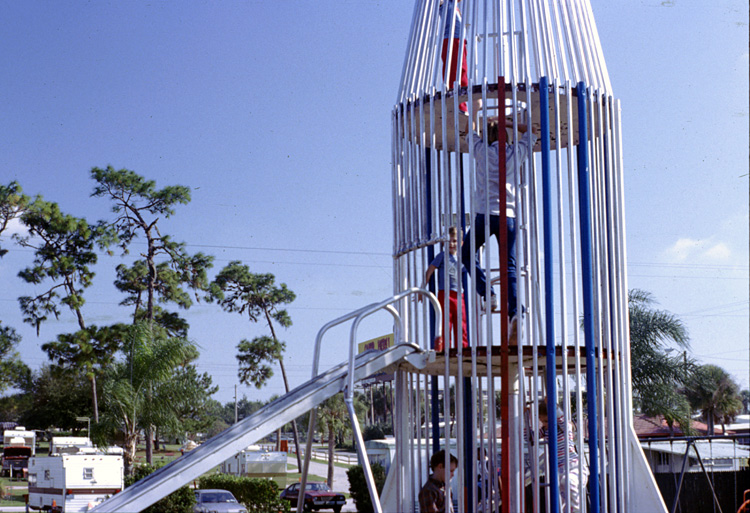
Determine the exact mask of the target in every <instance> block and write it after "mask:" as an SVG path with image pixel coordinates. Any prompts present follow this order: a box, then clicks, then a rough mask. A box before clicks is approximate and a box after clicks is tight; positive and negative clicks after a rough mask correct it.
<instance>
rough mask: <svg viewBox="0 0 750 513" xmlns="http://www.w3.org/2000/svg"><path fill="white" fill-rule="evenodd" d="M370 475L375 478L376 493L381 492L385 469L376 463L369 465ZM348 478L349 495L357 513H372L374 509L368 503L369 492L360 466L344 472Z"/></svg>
mask: <svg viewBox="0 0 750 513" xmlns="http://www.w3.org/2000/svg"><path fill="white" fill-rule="evenodd" d="M371 468H372V475H373V477H374V478H375V487H376V488H377V490H378V493H381V492H382V491H383V485H385V469H384V468H383V466H382V465H380V464H378V463H373V464H372V465H371ZM346 476H347V477H348V478H349V493H350V494H351V496H352V499H354V504H355V505H356V506H357V511H359V513H373V511H374V510H375V508H373V506H372V501H370V491H369V490H368V489H367V480H365V471H364V469H363V468H362V466H361V465H355V466H353V467H351V468H350V469H349V470H347V471H346Z"/></svg>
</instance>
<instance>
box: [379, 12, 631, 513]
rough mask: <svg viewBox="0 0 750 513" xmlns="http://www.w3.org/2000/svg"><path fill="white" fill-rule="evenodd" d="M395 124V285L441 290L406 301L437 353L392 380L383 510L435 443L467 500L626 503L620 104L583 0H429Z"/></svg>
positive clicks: (402, 499)
mask: <svg viewBox="0 0 750 513" xmlns="http://www.w3.org/2000/svg"><path fill="white" fill-rule="evenodd" d="M392 129H393V137H392V143H393V148H392V162H393V164H392V186H393V212H394V217H393V229H394V246H393V258H394V294H398V293H400V292H402V291H404V290H408V289H410V288H412V287H420V286H422V287H429V288H430V290H432V291H436V292H437V291H438V290H441V291H445V293H443V294H441V298H442V301H443V303H442V311H443V312H444V314H442V315H440V314H438V315H436V314H435V312H434V310H433V309H432V308H431V307H430V306H429V304H428V303H427V302H419V301H416V300H413V299H405V300H403V301H400V302H399V303H398V310H399V313H400V315H401V318H402V319H403V320H404V333H403V336H404V337H405V338H406V339H407V340H409V341H411V342H415V343H417V344H418V345H420V346H421V347H423V348H424V349H428V350H429V349H434V350H437V356H436V360H435V362H436V363H435V364H434V365H431V366H428V367H427V368H426V369H422V370H421V371H419V372H417V371H416V370H415V371H414V372H413V373H412V374H410V375H409V376H408V379H406V378H402V379H401V380H400V381H398V383H397V384H400V385H401V390H399V391H398V395H399V397H400V398H401V400H402V401H404V404H405V405H406V406H405V408H408V416H409V420H410V422H409V423H408V426H406V427H405V428H404V429H403V430H399V433H398V434H397V437H398V436H399V434H400V436H401V437H406V440H402V441H400V442H399V447H400V450H401V451H405V453H402V454H401V455H400V457H399V458H398V462H399V464H400V465H402V466H403V468H400V469H399V472H398V473H397V475H398V476H399V477H398V479H400V480H402V481H403V482H400V483H396V484H394V485H393V486H394V490H396V489H398V490H402V491H403V492H404V493H403V494H402V495H399V497H398V499H393V500H392V504H390V505H389V504H386V503H387V502H388V500H389V499H388V493H387V490H386V493H384V495H383V501H384V504H383V508H384V510H385V511H389V510H390V509H389V506H391V507H393V508H394V509H393V510H398V511H415V510H418V509H419V505H418V496H419V490H420V487H421V486H422V483H424V482H425V480H426V479H427V476H428V474H429V463H428V462H429V458H430V456H431V455H432V454H433V453H435V452H436V451H437V450H438V449H448V451H446V452H447V453H452V454H453V455H454V456H456V457H457V459H458V465H457V471H456V476H455V478H454V480H453V481H452V486H450V487H446V495H447V500H450V501H453V503H454V506H455V508H456V510H457V511H460V512H463V511H499V509H500V508H501V507H502V511H505V512H507V511H512V512H516V511H519V512H520V511H534V512H537V511H552V512H557V511H565V512H569V511H595V512H598V511H630V510H632V508H633V503H634V499H633V493H634V492H633V488H634V484H633V483H634V480H633V478H632V476H631V471H632V470H633V469H632V465H633V462H632V459H633V458H632V454H631V452H632V450H634V449H633V448H632V447H633V444H631V443H629V440H630V438H631V424H632V413H631V389H630V370H629V369H630V363H629V346H628V318H627V278H626V273H625V269H626V260H625V259H626V254H625V226H624V212H623V176H622V175H623V173H622V171H623V170H622V167H623V162H622V148H621V137H620V105H619V102H618V101H617V100H616V99H615V98H614V97H613V96H612V92H611V85H610V81H609V75H608V73H607V69H606V65H605V63H604V58H603V53H602V49H601V46H600V42H599V37H598V34H597V30H596V25H595V22H594V18H593V14H592V10H591V6H590V5H589V3H588V1H587V0H507V1H506V0H497V1H490V0H463V1H460V0H459V1H455V0H442V1H441V0H417V1H416V3H415V8H414V14H413V23H412V29H411V34H410V36H409V40H408V44H407V54H406V57H405V59H404V66H403V72H402V76H401V82H400V89H399V93H398V97H397V102H396V105H395V107H394V109H393V111H392ZM495 133H496V134H495ZM503 146H505V158H504V159H503V158H500V154H501V153H502V152H500V150H499V149H501V148H502V147H503ZM503 182H505V183H503ZM511 225H513V226H511ZM453 230H455V232H456V233H457V236H455V237H456V238H457V239H458V240H459V241H461V240H462V244H458V246H459V247H458V248H456V249H455V250H454V249H452V248H451V246H450V242H449V241H450V239H451V236H452V235H451V233H452V231H453ZM454 248H455V246H454ZM440 252H442V256H441V258H438V259H437V260H435V257H436V255H440ZM452 252H454V253H455V255H452ZM431 264H432V265H433V267H435V268H437V267H439V266H444V267H445V269H446V272H444V273H435V274H434V275H433V276H434V277H432V279H430V280H429V281H427V280H426V279H425V276H426V274H427V272H428V270H429V269H430V266H431ZM432 270H434V269H432ZM438 276H439V278H437V277H438ZM462 277H463V279H462ZM483 281H485V282H486V283H487V284H488V286H486V287H484V286H482V282H483ZM451 289H454V294H453V300H451V294H449V293H448V290H451ZM496 291H498V292H499V294H497V293H496ZM493 296H496V297H493ZM514 298H515V299H514ZM451 301H452V302H451ZM438 323H439V324H441V327H442V329H441V330H440V331H441V332H442V333H443V334H444V335H443V337H442V338H441V339H438V340H436V333H437V331H438V330H437V328H436V325H437V324H438ZM464 326H465V327H464ZM462 330H465V331H464V333H465V335H464V334H463V333H462ZM464 336H465V337H466V339H467V340H468V344H463V343H462V340H463V339H464ZM441 344H442V347H441ZM545 407H546V419H545V415H544V412H545ZM540 411H541V412H542V414H541V415H540ZM543 421H546V422H543ZM402 422H406V419H403V420H402ZM544 423H546V425H547V428H546V430H545V429H543V428H542V425H543V424H544ZM540 433H541V434H540ZM550 433H551V434H550ZM406 455H408V457H406ZM448 458H449V456H448V454H446V459H445V462H444V466H445V468H448V467H449V465H450V460H449V459H448ZM389 479H390V478H389ZM386 488H388V484H387V485H386ZM394 501H395V502H394ZM502 504H505V505H507V507H506V506H501V505H502Z"/></svg>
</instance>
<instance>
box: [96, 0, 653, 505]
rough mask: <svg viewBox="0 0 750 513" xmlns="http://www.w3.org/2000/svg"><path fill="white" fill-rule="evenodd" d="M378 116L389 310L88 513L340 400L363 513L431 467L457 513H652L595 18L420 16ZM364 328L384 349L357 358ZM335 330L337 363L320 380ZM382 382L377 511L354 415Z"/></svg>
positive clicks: (507, 0)
mask: <svg viewBox="0 0 750 513" xmlns="http://www.w3.org/2000/svg"><path fill="white" fill-rule="evenodd" d="M391 116H392V154H391V155H390V160H391V162H392V172H391V178H392V186H393V234H394V239H393V241H394V243H393V296H392V297H389V298H385V299H384V300H383V301H382V302H380V303H373V304H371V305H367V306H365V307H363V308H361V309H359V310H356V311H354V312H351V313H350V314H348V315H345V316H343V317H341V318H339V319H335V320H332V321H331V322H329V323H327V324H325V325H324V326H323V327H322V328H321V330H320V332H319V334H318V337H317V339H316V341H315V353H314V360H313V364H312V376H311V377H312V379H311V380H310V381H308V382H307V383H305V384H303V385H301V386H299V387H297V388H296V389H295V390H293V391H292V392H290V393H289V394H287V395H285V396H282V397H281V398H279V399H277V400H276V401H274V402H273V403H270V404H269V405H267V406H266V407H264V408H263V409H262V410H260V411H259V412H257V413H256V414H254V415H252V416H251V417H249V418H246V419H244V420H242V421H241V422H239V423H237V424H235V425H233V426H231V427H230V428H229V429H227V430H226V431H224V432H223V433H221V434H220V435H218V436H216V437H215V438H213V439H211V440H210V441H208V442H206V443H205V444H203V445H202V446H200V447H199V448H198V449H196V450H194V451H191V452H190V453H187V454H186V455H184V456H183V457H181V458H179V459H178V460H176V461H174V462H173V463H171V464H170V465H168V466H166V467H164V468H162V469H160V470H159V471H157V472H155V473H154V474H152V475H151V476H149V477H147V478H145V479H143V480H141V481H140V482H138V483H136V484H135V485H133V486H131V487H129V488H128V489H126V490H125V491H123V492H122V493H120V494H118V495H116V496H114V497H112V498H111V499H110V500H108V501H106V502H104V503H103V504H101V505H100V506H98V507H97V508H96V509H95V510H96V511H140V510H141V509H143V508H145V507H147V506H148V505H149V504H151V503H153V502H155V501H156V500H158V499H159V498H161V497H163V496H165V495H167V494H169V493H170V492H171V491H173V490H175V489H177V488H178V487H180V486H182V485H184V484H186V483H189V482H191V481H192V480H194V479H196V478H197V477H199V476H200V475H201V474H202V473H204V472H207V471H209V470H210V469H211V468H213V467H214V466H216V465H217V464H219V463H220V462H222V461H224V460H226V459H227V458H229V457H231V456H233V455H234V454H236V453H237V452H239V451H241V450H242V449H244V448H245V447H247V446H248V445H250V444H252V443H255V442H256V441H257V440H259V439H260V438H262V437H264V436H266V435H267V434H269V433H271V432H273V431H274V430H276V429H277V428H279V427H281V426H283V425H284V424H286V423H288V422H290V421H291V420H292V419H294V418H297V417H299V416H301V415H303V414H304V413H305V412H307V411H313V412H314V411H315V408H316V407H317V405H318V404H320V403H321V402H322V401H324V400H325V399H326V398H328V397H330V396H332V395H334V394H336V393H339V392H343V393H344V396H345V401H346V404H347V406H348V408H349V411H350V417H351V422H352V426H353V431H354V438H355V441H356V446H357V451H358V454H359V457H360V463H361V464H362V465H363V467H364V470H365V477H366V478H367V481H368V488H369V490H370V494H371V497H372V502H373V505H374V509H375V511H378V512H383V511H385V512H389V513H392V512H415V511H419V510H420V503H419V495H420V490H421V488H422V486H423V484H424V483H425V481H426V480H427V477H428V475H429V473H430V469H429V461H430V458H431V456H432V455H433V454H435V453H436V452H438V451H439V450H441V449H445V450H446V456H445V461H444V462H443V464H444V465H445V466H446V467H448V466H450V458H449V456H450V455H451V454H452V455H453V456H455V457H456V459H457V460H458V465H457V470H456V473H455V477H454V479H453V481H452V483H451V486H446V495H447V497H446V499H447V500H449V501H451V502H452V503H453V504H454V507H455V510H456V511H459V512H474V511H482V512H489V511H503V512H505V513H509V512H512V513H517V512H519V513H520V512H535V513H536V512H542V511H546V512H574V511H591V512H612V513H614V512H634V513H635V512H644V511H648V512H658V511H666V508H665V506H664V503H663V501H662V499H661V496H660V494H659V491H658V489H657V487H656V484H655V482H654V480H653V477H652V475H651V472H650V470H649V467H648V464H647V463H646V461H645V458H644V456H643V453H642V451H641V448H640V445H639V443H638V440H637V437H636V435H635V433H634V430H633V427H632V425H633V423H632V392H631V381H630V358H629V356H630V355H629V333H628V329H629V327H628V304H627V290H628V284H627V275H626V247H625V215H624V211H623V205H624V201H623V157H622V156H623V150H622V140H621V136H620V103H619V101H618V100H617V99H616V98H615V97H614V95H613V91H612V86H611V84H610V80H609V75H608V73H607V68H606V65H605V62H604V57H603V51H602V48H601V46H600V41H599V36H598V33H597V29H596V24H595V22H594V17H593V13H592V10H591V6H590V4H589V2H588V0H504V1H500V0H462V1H453V0H442V1H441V0H416V3H415V7H414V11H413V15H412V23H411V33H410V35H409V38H408V42H407V49H406V55H405V58H404V63H403V72H402V74H401V78H400V84H399V90H398V96H397V100H396V104H395V106H394V108H393V110H392V113H391ZM387 158H388V156H387V155H384V156H383V160H384V162H385V161H386V159H387ZM451 234H454V235H453V237H454V239H458V241H459V243H456V241H455V240H454V243H453V244H452V245H451V243H450V240H451ZM433 270H437V272H434V273H433V272H432V271H433ZM428 271H429V272H428ZM427 275H430V278H431V279H429V280H426V276H427ZM493 296H494V297H493ZM370 315H387V316H390V317H392V318H393V323H394V340H395V343H394V345H393V346H392V347H389V348H387V349H384V350H381V351H370V352H366V353H363V354H357V353H356V347H357V343H358V342H360V340H358V334H357V328H358V326H359V323H360V321H361V320H362V319H363V318H365V317H367V316H370ZM341 324H347V325H348V326H351V330H350V333H351V338H350V340H349V341H348V344H349V348H350V353H349V358H348V360H347V361H344V362H342V363H341V364H340V365H338V366H336V367H333V368H332V369H328V370H325V371H320V369H319V359H320V353H321V347H322V346H323V345H324V344H325V343H326V333H327V332H328V330H329V329H330V328H331V327H333V326H337V325H341ZM384 369H387V370H388V371H389V372H392V373H393V375H394V381H395V387H394V398H395V399H394V403H395V406H394V439H395V440H394V444H395V450H394V451H393V457H392V460H391V461H390V465H389V469H388V474H387V479H386V483H385V486H384V488H383V489H382V490H380V491H379V490H377V489H376V487H375V483H374V480H373V477H372V472H371V470H370V464H369V460H368V453H367V447H366V445H365V443H364V442H363V439H362V433H361V428H360V425H359V422H358V420H357V416H356V414H355V412H354V406H353V395H354V386H355V384H356V383H357V381H359V380H361V379H364V378H366V377H367V376H370V375H372V374H373V373H376V372H379V371H382V370H384ZM311 424H314V416H312V422H311ZM313 429H314V428H313V427H312V426H311V427H310V435H311V434H312V432H313ZM311 440H312V436H308V447H307V450H306V454H310V452H311V451H310V445H309V444H310V443H311ZM307 462H309V459H306V464H305V465H304V468H303V479H302V480H303V482H305V481H306V475H307V467H308V464H307Z"/></svg>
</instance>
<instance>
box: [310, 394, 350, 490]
mask: <svg viewBox="0 0 750 513" xmlns="http://www.w3.org/2000/svg"><path fill="white" fill-rule="evenodd" d="M318 424H319V425H320V427H321V431H322V430H323V428H325V430H326V433H328V486H331V487H333V453H334V449H335V448H336V436H337V435H343V436H346V434H347V433H348V432H349V431H350V430H351V424H350V423H349V412H348V410H347V409H346V404H345V403H344V395H343V394H341V393H338V394H336V395H334V396H331V397H329V398H328V399H326V400H325V401H323V403H322V404H321V405H320V406H319V408H318Z"/></svg>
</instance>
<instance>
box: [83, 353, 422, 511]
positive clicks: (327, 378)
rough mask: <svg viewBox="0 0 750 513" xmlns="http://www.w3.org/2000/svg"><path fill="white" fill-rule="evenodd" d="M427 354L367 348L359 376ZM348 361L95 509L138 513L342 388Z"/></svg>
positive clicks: (358, 359) (357, 364)
mask: <svg viewBox="0 0 750 513" xmlns="http://www.w3.org/2000/svg"><path fill="white" fill-rule="evenodd" d="M426 358H427V353H425V352H423V351H421V350H420V349H419V347H417V346H416V345H414V344H399V345H396V346H393V347H390V348H388V349H386V350H384V351H368V352H366V353H362V354H361V355H358V356H357V357H356V358H355V362H354V380H355V381H359V380H361V379H364V378H366V377H367V376H370V375H372V374H374V373H376V372H380V371H382V370H383V369H386V368H387V367H389V366H392V365H396V364H398V363H400V362H402V361H405V360H408V361H409V363H410V364H412V365H414V366H415V367H417V368H422V367H424V365H425V363H426ZM348 366H349V362H348V361H347V362H344V363H341V364H339V365H337V366H335V367H333V368H332V369H330V370H328V371H327V372H324V373H322V374H320V375H319V376H317V377H316V378H313V379H311V380H310V381H308V382H307V383H304V384H302V385H300V386H299V387H297V388H295V389H294V390H292V391H291V392H289V393H288V394H286V395H284V396H281V397H279V398H278V399H277V400H275V401H274V402H272V403H270V404H268V405H266V406H264V407H263V408H261V409H260V410H258V411H257V412H255V413H254V414H253V415H251V416H250V417H248V418H246V419H243V420H242V421H240V422H238V423H237V424H234V425H233V426H231V427H230V428H228V429H226V430H225V431H223V432H222V433H220V434H218V435H216V436H215V437H213V438H212V439H211V440H209V441H208V442H206V443H204V444H202V445H200V446H199V447H197V448H196V449H193V450H192V451H190V452H188V453H186V454H185V455H184V456H181V457H179V458H177V459H176V460H174V461H173V462H172V463H170V464H169V465H167V466H165V467H163V468H161V469H159V470H157V471H156V472H154V473H153V474H151V475H149V476H147V477H145V478H144V479H141V480H140V481H138V482H137V483H135V484H133V485H132V486H129V487H128V488H126V489H125V490H123V491H122V492H120V493H118V494H117V495H114V496H113V497H111V498H110V499H108V500H106V501H105V502H103V503H102V504H100V505H98V506H97V507H95V508H94V509H92V510H91V511H96V512H99V513H103V512H118V513H120V512H124V511H127V512H137V511H141V510H143V509H145V508H147V507H148V506H150V505H151V504H153V503H155V502H156V501H158V500H159V499H161V498H163V497H166V496H167V495H169V494H170V493H172V492H173V491H175V490H177V489H178V488H180V487H181V486H184V485H186V484H188V483H190V482H191V481H193V480H194V479H197V478H199V477H200V476H201V475H203V474H205V473H206V472H208V471H210V470H211V469H212V468H214V467H215V466H217V465H218V464H220V463H221V462H223V461H225V460H227V459H228V458H230V457H232V456H234V455H235V454H237V453H238V452H240V451H241V450H243V449H245V448H246V447H247V446H248V445H251V444H253V443H255V442H257V441H258V440H260V439H261V438H263V437H264V436H266V435H268V434H270V433H273V432H274V431H276V430H277V429H278V428H280V427H281V426H283V425H284V424H287V423H289V422H291V421H292V420H293V419H296V418H297V417H299V416H301V415H303V414H304V413H306V412H307V411H309V410H311V409H313V408H315V407H316V406H317V405H318V404H320V403H322V402H323V401H325V400H326V399H328V398H329V397H331V396H333V395H335V394H337V393H339V392H341V391H342V390H343V389H344V387H345V386H346V384H347V376H348Z"/></svg>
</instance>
